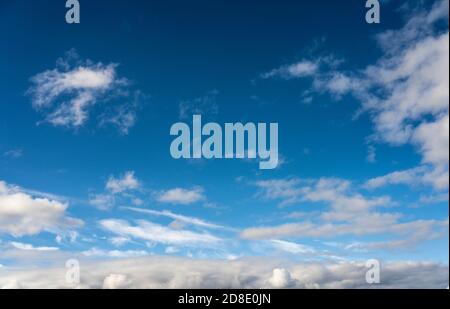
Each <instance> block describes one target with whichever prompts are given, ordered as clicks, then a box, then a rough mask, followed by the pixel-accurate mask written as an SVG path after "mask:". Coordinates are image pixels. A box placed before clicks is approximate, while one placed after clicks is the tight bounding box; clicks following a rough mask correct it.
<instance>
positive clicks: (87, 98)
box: [28, 50, 137, 134]
mask: <svg viewBox="0 0 450 309" xmlns="http://www.w3.org/2000/svg"><path fill="white" fill-rule="evenodd" d="M69 56H70V57H69ZM74 60H75V61H74ZM71 61H72V62H74V63H70V62H71ZM58 62H59V63H58V67H57V68H55V69H52V70H47V71H44V72H42V73H39V74H37V75H35V76H33V77H32V78H31V82H32V83H33V85H32V86H31V87H30V89H29V90H28V94H29V95H30V96H31V98H32V103H33V107H34V108H35V109H37V110H38V111H41V112H43V113H44V114H45V115H46V116H45V117H46V119H45V121H46V122H48V123H50V124H52V125H54V126H63V127H69V128H78V127H81V126H83V125H84V124H85V123H86V121H87V120H88V118H89V113H90V112H91V110H92V107H93V106H94V105H97V104H98V103H100V102H104V101H111V99H113V98H118V97H120V99H121V100H122V102H121V103H120V104H119V105H118V107H117V108H119V110H122V111H123V112H121V113H117V111H116V112H114V113H112V114H111V113H109V114H108V113H101V114H100V115H101V117H100V118H102V119H103V120H104V121H103V122H105V123H106V122H109V123H113V124H114V125H116V126H117V127H118V128H119V130H121V132H122V133H124V134H126V133H128V129H129V128H130V127H131V126H133V125H134V123H135V116H136V115H135V113H134V110H135V108H136V107H137V106H136V104H135V102H132V103H129V102H128V101H132V100H133V99H132V98H131V99H130V98H129V96H130V93H135V92H133V91H131V90H130V89H128V88H129V87H128V86H129V82H128V81H127V80H126V79H124V78H118V76H117V75H118V74H117V71H116V69H117V65H116V64H107V65H105V64H103V63H97V64H94V63H92V62H91V61H81V60H80V59H79V57H78V55H77V54H76V52H75V51H73V50H72V51H70V52H69V53H68V56H66V59H59V60H58ZM109 103H110V102H109ZM109 105H110V106H112V105H113V104H109ZM115 106H116V105H115ZM125 111H126V112H125ZM108 119H109V120H108Z"/></svg>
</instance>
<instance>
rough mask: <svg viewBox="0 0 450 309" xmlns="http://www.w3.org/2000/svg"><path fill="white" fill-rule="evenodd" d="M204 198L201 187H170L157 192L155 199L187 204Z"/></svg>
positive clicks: (162, 201)
mask: <svg viewBox="0 0 450 309" xmlns="http://www.w3.org/2000/svg"><path fill="white" fill-rule="evenodd" d="M204 199H205V196H204V195H203V189H202V188H194V189H190V190H189V189H183V188H175V189H170V190H167V191H164V192H161V193H160V194H158V197H157V200H158V201H159V202H161V203H170V204H181V205H189V204H192V203H196V202H199V201H202V200H204Z"/></svg>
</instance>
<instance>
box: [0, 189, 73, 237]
mask: <svg viewBox="0 0 450 309" xmlns="http://www.w3.org/2000/svg"><path fill="white" fill-rule="evenodd" d="M67 207H68V204H66V203H62V202H60V201H56V200H51V199H48V198H38V197H34V196H32V195H29V194H27V193H25V192H23V191H21V190H20V189H18V188H17V187H12V186H9V185H7V184H6V183H5V182H3V181H0V233H7V234H11V235H13V236H15V237H20V236H25V235H36V234H39V233H40V232H43V231H52V232H56V231H58V230H59V229H63V230H64V229H67V228H71V227H72V228H73V227H77V226H80V225H82V221H81V220H78V219H74V218H71V217H68V216H66V210H67Z"/></svg>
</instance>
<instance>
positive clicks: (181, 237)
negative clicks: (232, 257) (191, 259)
mask: <svg viewBox="0 0 450 309" xmlns="http://www.w3.org/2000/svg"><path fill="white" fill-rule="evenodd" d="M100 226H101V227H102V228H103V229H105V230H107V231H109V232H111V233H114V234H116V235H119V236H123V237H131V238H137V239H142V240H146V241H150V242H156V243H161V244H166V245H179V246H194V247H195V246H204V247H213V246H215V245H217V244H218V243H219V242H220V241H221V239H220V238H217V237H215V236H213V235H211V234H208V233H198V232H193V231H189V230H179V229H173V228H170V227H167V226H163V225H159V224H156V223H153V222H149V221H145V220H138V221H137V225H130V224H129V223H128V222H127V221H124V220H116V219H108V220H101V221H100Z"/></svg>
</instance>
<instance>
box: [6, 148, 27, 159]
mask: <svg viewBox="0 0 450 309" xmlns="http://www.w3.org/2000/svg"><path fill="white" fill-rule="evenodd" d="M3 156H4V157H7V158H12V159H18V158H20V157H22V156H23V149H11V150H8V151H6V152H5V153H3Z"/></svg>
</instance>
